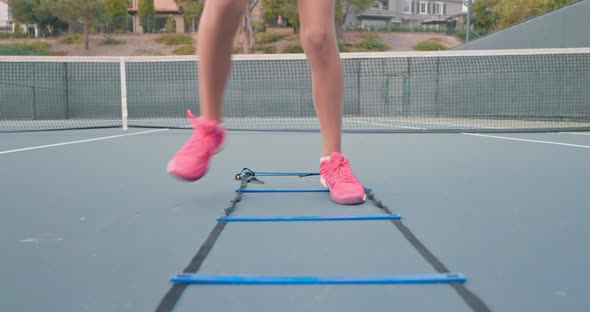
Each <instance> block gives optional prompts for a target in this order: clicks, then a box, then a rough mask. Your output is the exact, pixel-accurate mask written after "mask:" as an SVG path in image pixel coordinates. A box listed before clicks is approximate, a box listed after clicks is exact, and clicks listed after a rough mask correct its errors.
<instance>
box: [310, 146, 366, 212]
mask: <svg viewBox="0 0 590 312" xmlns="http://www.w3.org/2000/svg"><path fill="white" fill-rule="evenodd" d="M320 177H321V178H320V181H321V182H322V184H323V185H324V186H325V187H326V188H327V189H329V190H330V198H332V200H333V201H335V202H337V203H339V204H343V205H354V204H362V203H364V202H365V200H366V199H367V196H366V195H365V188H364V187H363V186H362V185H361V184H360V183H359V181H357V179H356V178H355V177H354V175H353V174H352V170H350V164H349V163H348V159H347V158H346V157H344V156H343V155H342V154H340V153H336V152H334V153H332V154H331V155H330V160H325V161H322V162H320Z"/></svg>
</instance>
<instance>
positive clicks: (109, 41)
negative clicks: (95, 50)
mask: <svg viewBox="0 0 590 312" xmlns="http://www.w3.org/2000/svg"><path fill="white" fill-rule="evenodd" d="M124 43H125V41H124V40H119V39H115V38H112V37H106V38H104V39H103V40H102V41H101V42H100V44H124Z"/></svg>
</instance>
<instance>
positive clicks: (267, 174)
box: [251, 171, 320, 177]
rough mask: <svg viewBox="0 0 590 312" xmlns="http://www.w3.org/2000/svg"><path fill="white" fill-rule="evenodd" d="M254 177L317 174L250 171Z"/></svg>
mask: <svg viewBox="0 0 590 312" xmlns="http://www.w3.org/2000/svg"><path fill="white" fill-rule="evenodd" d="M251 172H252V173H253V174H254V176H261V177H263V176H299V177H300V176H316V175H320V174H319V173H318V172H268V171H251Z"/></svg>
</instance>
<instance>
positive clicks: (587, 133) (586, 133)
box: [560, 132, 590, 135]
mask: <svg viewBox="0 0 590 312" xmlns="http://www.w3.org/2000/svg"><path fill="white" fill-rule="evenodd" d="M560 133H565V134H575V135H590V132H560Z"/></svg>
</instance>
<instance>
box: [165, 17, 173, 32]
mask: <svg viewBox="0 0 590 312" xmlns="http://www.w3.org/2000/svg"><path fill="white" fill-rule="evenodd" d="M164 28H165V29H166V32H167V33H175V32H176V21H175V20H174V17H173V16H172V15H170V16H168V18H167V19H166V25H164Z"/></svg>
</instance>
